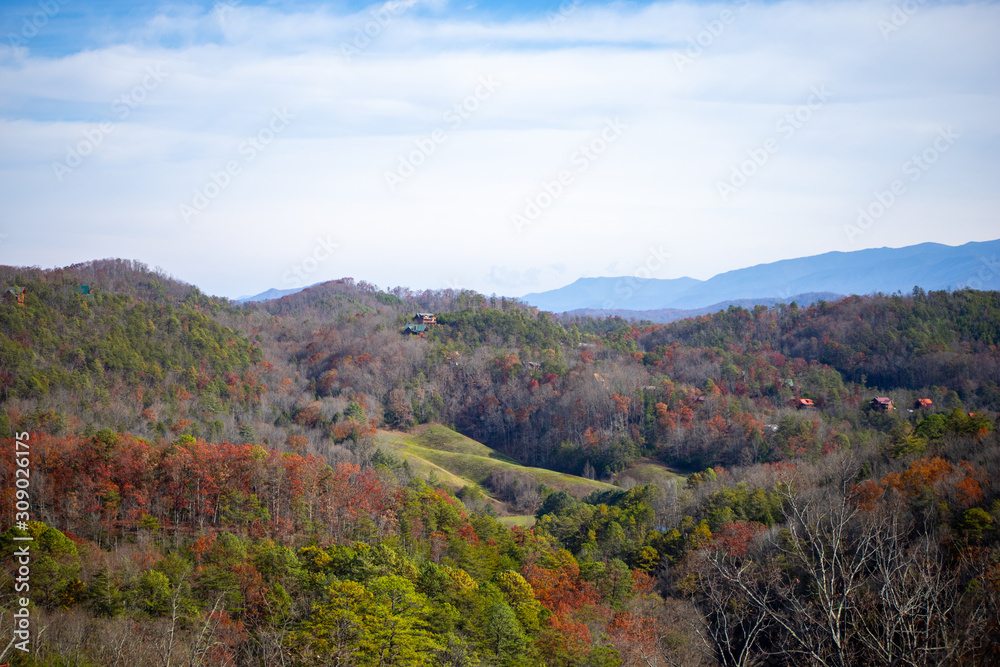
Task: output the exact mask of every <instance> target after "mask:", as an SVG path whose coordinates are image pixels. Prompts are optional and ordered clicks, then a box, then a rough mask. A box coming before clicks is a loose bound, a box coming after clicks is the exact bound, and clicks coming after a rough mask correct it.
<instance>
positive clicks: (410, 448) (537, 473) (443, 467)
mask: <svg viewBox="0 0 1000 667" xmlns="http://www.w3.org/2000/svg"><path fill="white" fill-rule="evenodd" d="M376 439H377V442H378V444H379V446H380V447H382V448H383V449H384V450H386V451H388V452H394V453H395V454H396V455H398V456H402V457H404V458H405V459H406V460H407V461H409V462H410V467H411V468H413V470H414V472H416V473H417V474H418V475H420V476H421V477H427V476H429V475H430V473H431V472H433V473H434V474H435V476H436V477H437V479H438V480H439V481H441V482H443V483H444V484H447V485H448V486H450V487H452V488H455V489H459V488H461V487H463V486H466V485H473V484H479V485H482V484H483V482H485V481H486V479H487V478H488V477H489V476H490V474H491V473H493V472H502V471H504V470H511V471H514V472H518V473H521V474H528V475H531V476H532V477H534V478H535V479H536V480H537V481H538V483H539V484H544V485H545V486H547V487H549V488H551V489H555V490H557V491H566V492H567V493H569V494H571V495H574V496H577V497H582V496H585V495H587V494H588V493H591V492H593V491H603V490H606V489H614V488H616V487H614V486H612V485H611V484H606V483H604V482H597V481H593V480H589V479H585V478H583V477H576V476H575V475H567V474H565V473H561V472H555V471H552V470H545V469H544V468H531V467H528V466H522V465H520V464H518V463H517V462H516V461H514V460H513V459H510V458H508V457H506V456H504V455H502V454H500V453H499V452H497V451H495V450H493V449H491V448H489V447H487V446H486V445H484V444H482V443H481V442H477V441H475V440H473V439H471V438H467V437H465V436H464V435H462V434H461V433H456V432H455V431H452V430H451V429H450V428H447V427H445V426H440V425H436V424H435V425H422V426H420V427H417V428H416V429H414V430H413V432H412V433H400V432H398V431H381V430H380V431H378V433H377V434H376Z"/></svg>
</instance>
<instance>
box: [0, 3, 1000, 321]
mask: <svg viewBox="0 0 1000 667" xmlns="http://www.w3.org/2000/svg"><path fill="white" fill-rule="evenodd" d="M0 29H2V32H0V35H3V39H2V41H0V197H2V200H3V202H4V206H3V207H2V208H0V262H2V263H4V264H18V265H39V266H62V265H66V264H71V263H74V262H79V261H85V260H87V259H93V258H99V257H129V258H134V259H139V260H141V261H145V262H147V263H148V264H150V265H153V266H160V267H162V268H164V269H165V270H167V271H168V272H169V273H171V274H173V275H175V276H177V277H179V278H181V279H184V280H186V281H189V282H193V283H195V284H197V285H198V286H200V287H201V288H203V289H204V290H206V291H208V292H210V293H214V294H220V295H225V296H238V295H241V294H250V293H256V292H259V291H263V290H264V289H267V288H269V287H278V288H287V287H293V286H299V285H301V284H308V283H312V282H318V281H321V280H327V279H332V278H338V277H342V276H348V275H349V276H353V277H354V278H356V279H359V280H361V279H363V280H368V281H369V282H373V283H376V284H378V285H380V286H392V285H400V284H402V285H408V286H411V287H415V288H424V287H434V288H442V287H453V288H459V287H463V288H464V287H468V288H473V289H477V290H480V291H483V292H486V293H491V292H496V293H499V294H509V295H520V294H524V293H526V292H534V291H540V290H544V289H550V288H554V287H559V286H562V285H564V284H567V283H569V282H572V281H573V280H575V279H576V278H578V277H581V276H598V275H609V276H620V275H639V276H641V277H647V276H648V277H656V278H675V277H679V276H683V275H689V276H693V277H696V278H708V277H710V276H711V275H714V274H715V273H718V272H721V271H725V270H730V269H734V268H740V267H743V266H749V265H753V264H758V263H762V262H768V261H774V260H778V259H782V258H787V257H796V256H804V255H810V254H818V253H822V252H827V251H830V250H844V251H847V250H857V249H862V248H867V247H880V246H895V247H899V246H904V245H911V244H915V243H920V242H924V241H935V242H939V243H947V244H949V245H958V244H961V243H965V242H968V241H982V240H990V239H994V238H997V237H998V236H1000V234H998V230H1000V225H998V212H1000V189H998V188H997V187H996V175H997V173H1000V140H998V139H1000V137H998V122H997V113H996V111H997V109H998V108H1000V104H998V103H1000V76H998V72H1000V44H998V41H997V40H996V35H997V34H1000V5H998V4H996V3H989V2H987V3H981V2H980V3H974V2H957V3H937V2H930V1H927V2H919V1H918V0H902V1H901V0H886V1H874V2H817V1H808V0H807V1H795V0H790V1H785V2H754V1H752V0H736V1H735V2H722V3H714V2H697V3H689V2H667V3H660V2H646V3H635V2H632V3H598V2H577V3H573V2H561V3H560V2H548V3H544V2H543V3H526V2H524V3H520V2H496V3H489V2H464V3H463V2H449V1H447V0H430V1H426V0H393V1H390V2H383V3H376V4H368V3H361V2H340V3H321V2H310V3H298V2H231V3H151V2H145V3H124V2H119V3H116V2H106V3H84V2H79V1H78V0H64V1H62V2H60V0H50V1H47V0H36V1H35V2H13V3H12V2H8V3H5V4H4V5H3V7H2V8H0ZM746 296H748V297H750V296H759V295H749V294H748V295H746ZM621 305H622V307H627V304H621Z"/></svg>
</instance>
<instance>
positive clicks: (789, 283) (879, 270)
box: [521, 240, 1000, 322]
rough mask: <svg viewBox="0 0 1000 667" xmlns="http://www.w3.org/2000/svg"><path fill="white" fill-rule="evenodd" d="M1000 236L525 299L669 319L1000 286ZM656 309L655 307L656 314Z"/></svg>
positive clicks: (595, 285)
mask: <svg viewBox="0 0 1000 667" xmlns="http://www.w3.org/2000/svg"><path fill="white" fill-rule="evenodd" d="M998 252H1000V240H997V241H985V242H973V243H966V244H965V245H961V246H957V247H953V246H946V245H942V244H939V243H921V244H919V245H914V246H908V247H905V248H872V249H867V250H858V251H855V252H828V253H825V254H822V255H815V256H812V257H801V258H798V259H787V260H781V261H778V262H772V263H770V264H759V265H757V266H751V267H748V268H745V269H737V270H735V271H728V272H726V273H720V274H719V275H717V276H714V277H712V278H710V279H708V280H696V279H694V278H688V277H684V278H671V279H657V278H648V279H642V278H636V277H633V276H621V277H609V278H580V279H579V280H577V281H576V282H574V283H572V284H570V285H567V286H565V287H561V288H559V289H555V290H549V291H546V292H538V293H532V294H525V295H524V296H523V297H521V299H522V300H523V301H525V302H526V303H529V304H531V305H533V306H537V307H538V308H541V309H542V310H548V311H552V312H556V313H561V312H571V313H579V314H594V315H612V314H617V315H622V316H626V317H628V316H632V317H644V318H646V319H652V320H654V321H661V322H666V321H671V320H674V319H680V318H682V317H689V316H692V315H699V314H704V313H708V312H714V311H716V310H723V309H725V308H727V307H728V306H729V305H731V304H736V305H741V306H744V307H747V306H750V307H752V306H753V305H756V304H758V303H759V304H763V305H768V306H771V305H774V304H775V303H779V302H786V303H788V302H791V301H797V302H799V303H800V304H807V303H812V302H814V301H817V300H819V299H825V300H830V299H835V298H837V297H838V296H841V295H847V294H871V293H874V292H882V293H885V294H891V293H893V292H896V291H901V292H903V293H909V292H910V291H911V290H912V289H913V287H914V286H918V287H921V288H922V289H924V290H927V291H930V290H955V289H962V288H964V287H972V288H974V289H984V290H996V289H1000V263H998V261H997V253H998ZM650 311H654V312H650Z"/></svg>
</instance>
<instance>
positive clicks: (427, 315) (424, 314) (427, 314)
mask: <svg viewBox="0 0 1000 667" xmlns="http://www.w3.org/2000/svg"><path fill="white" fill-rule="evenodd" d="M415 316H416V317H434V313H415Z"/></svg>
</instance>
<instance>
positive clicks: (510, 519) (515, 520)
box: [497, 514, 535, 528]
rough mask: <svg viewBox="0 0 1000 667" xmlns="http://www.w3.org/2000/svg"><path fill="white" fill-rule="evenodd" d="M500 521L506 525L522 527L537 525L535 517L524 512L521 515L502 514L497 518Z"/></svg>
mask: <svg viewBox="0 0 1000 667" xmlns="http://www.w3.org/2000/svg"><path fill="white" fill-rule="evenodd" d="M497 521H499V522H500V523H502V524H503V525H505V526H508V527H510V526H520V527H521V528H531V527H532V526H534V525H535V517H534V516H532V515H531V514H522V515H519V516H502V517H500V518H499V519H497Z"/></svg>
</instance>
